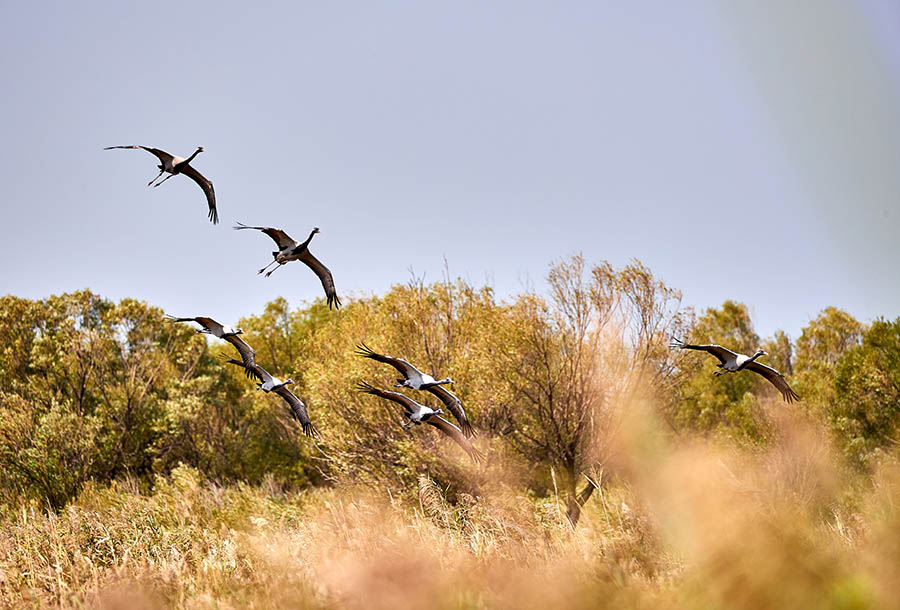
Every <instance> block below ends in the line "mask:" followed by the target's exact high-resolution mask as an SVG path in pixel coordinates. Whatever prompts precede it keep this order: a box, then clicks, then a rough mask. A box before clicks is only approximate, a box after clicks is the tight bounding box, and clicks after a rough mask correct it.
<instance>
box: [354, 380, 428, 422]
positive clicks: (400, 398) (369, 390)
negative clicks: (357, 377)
mask: <svg viewBox="0 0 900 610" xmlns="http://www.w3.org/2000/svg"><path fill="white" fill-rule="evenodd" d="M356 389H357V390H358V391H360V392H364V393H366V394H372V395H373V396H379V397H381V398H386V399H387V400H392V401H394V402H396V403H397V404H399V405H403V408H404V410H405V411H406V414H407V415H409V414H412V413H415V412H416V410H418V408H419V403H417V402H416V401H414V400H413V399H412V398H410V397H408V396H405V395H403V394H400V393H399V392H388V391H386V390H379V389H378V388H376V387H373V386H371V385H369V384H368V383H366V382H365V381H358V382H357V383H356Z"/></svg>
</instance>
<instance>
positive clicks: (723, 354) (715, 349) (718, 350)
mask: <svg viewBox="0 0 900 610" xmlns="http://www.w3.org/2000/svg"><path fill="white" fill-rule="evenodd" d="M669 347H677V348H678V349H695V350H699V351H701V352H708V353H710V354H712V355H713V356H715V357H716V358H718V359H719V362H721V363H722V364H725V363H726V362H728V361H729V360H731V359H732V358H735V357H736V356H737V354H736V353H734V352H733V351H731V350H730V349H726V348H724V347H722V346H721V345H712V344H710V345H691V344H690V343H685V342H684V341H682V340H681V339H676V338H675V337H672V341H671V342H669Z"/></svg>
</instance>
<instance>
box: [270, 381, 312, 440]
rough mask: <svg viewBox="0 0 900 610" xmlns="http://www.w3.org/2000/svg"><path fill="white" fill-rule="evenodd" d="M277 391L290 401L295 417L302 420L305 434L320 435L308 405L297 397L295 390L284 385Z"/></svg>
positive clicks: (289, 404)
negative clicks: (313, 422)
mask: <svg viewBox="0 0 900 610" xmlns="http://www.w3.org/2000/svg"><path fill="white" fill-rule="evenodd" d="M275 393H276V394H278V395H279V396H281V397H282V398H284V400H285V402H286V403H288V406H289V407H290V408H291V413H292V414H293V415H294V418H295V419H296V420H297V421H298V422H300V425H301V426H302V427H303V434H305V435H306V436H312V437H317V436H319V432H318V431H317V430H316V427H315V426H313V424H312V421H311V420H310V419H309V413H308V412H307V411H306V405H305V404H303V401H302V400H300V399H299V398H297V396H296V395H295V394H294V393H293V392H291V391H290V390H289V389H287V388H286V387H284V386H282V387H280V388H278V389H277V390H275Z"/></svg>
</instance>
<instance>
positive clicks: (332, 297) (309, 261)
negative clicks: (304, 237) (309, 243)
mask: <svg viewBox="0 0 900 610" xmlns="http://www.w3.org/2000/svg"><path fill="white" fill-rule="evenodd" d="M300 260H301V261H303V262H304V263H305V264H306V266H307V267H309V268H310V269H312V270H313V273H315V274H316V275H318V276H319V279H320V280H321V281H322V288H324V289H325V300H326V301H327V302H328V307H331V306H332V305H334V308H335V309H340V308H341V300H340V299H339V298H338V295H337V291H336V290H335V289H334V278H333V277H331V271H329V270H328V267H326V266H325V265H323V264H322V263H321V262H319V259H317V258H316V257H315V256H313V255H312V253H311V252H310V251H309V249H307V250H306V251H304V252H303V254H302V255H300Z"/></svg>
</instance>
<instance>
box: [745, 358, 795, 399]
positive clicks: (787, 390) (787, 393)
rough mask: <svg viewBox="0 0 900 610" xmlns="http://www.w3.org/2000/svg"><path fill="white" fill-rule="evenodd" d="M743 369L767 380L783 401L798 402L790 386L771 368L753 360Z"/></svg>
mask: <svg viewBox="0 0 900 610" xmlns="http://www.w3.org/2000/svg"><path fill="white" fill-rule="evenodd" d="M744 368H745V369H747V370H748V371H753V372H754V373H759V374H760V375H762V376H763V377H765V378H766V379H768V380H769V382H770V383H771V384H772V385H774V386H775V387H776V388H778V391H779V392H781V395H782V396H783V397H784V400H785V401H787V402H794V401H795V400H800V396H799V395H798V394H797V393H796V392H795V391H794V390H792V389H791V386H789V385H788V382H787V380H785V378H784V375H782V374H781V373H779V372H778V371H776V370H775V369H773V368H772V367H771V366H766V365H765V364H762V363H759V362H757V361H756V360H754V361H753V362H751V363H750V364H748V365H747V366H745V367H744Z"/></svg>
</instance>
